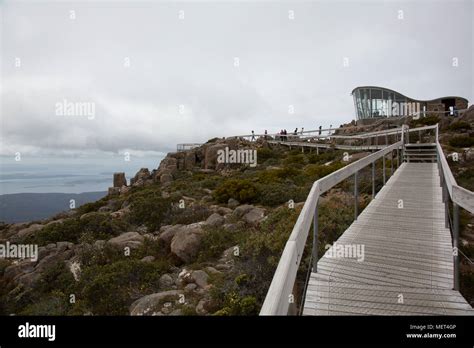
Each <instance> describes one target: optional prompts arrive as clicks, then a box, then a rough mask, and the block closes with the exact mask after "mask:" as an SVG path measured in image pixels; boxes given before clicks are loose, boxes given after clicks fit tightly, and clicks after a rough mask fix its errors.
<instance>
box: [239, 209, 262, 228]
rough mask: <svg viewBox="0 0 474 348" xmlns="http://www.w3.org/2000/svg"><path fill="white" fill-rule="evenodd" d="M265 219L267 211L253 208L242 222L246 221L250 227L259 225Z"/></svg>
mask: <svg viewBox="0 0 474 348" xmlns="http://www.w3.org/2000/svg"><path fill="white" fill-rule="evenodd" d="M264 218H265V209H263V208H253V209H251V210H250V211H249V212H247V213H246V214H245V215H244V216H243V217H242V220H244V221H245V222H246V223H248V224H249V225H258V224H259V223H260V221H262V220H263V219H264Z"/></svg>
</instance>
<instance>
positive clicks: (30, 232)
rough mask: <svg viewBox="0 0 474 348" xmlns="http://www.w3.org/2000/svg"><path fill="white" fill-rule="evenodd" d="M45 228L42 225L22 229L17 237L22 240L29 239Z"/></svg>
mask: <svg viewBox="0 0 474 348" xmlns="http://www.w3.org/2000/svg"><path fill="white" fill-rule="evenodd" d="M42 228H43V225H41V224H33V225H31V226H29V227H27V228H24V229H21V230H19V231H18V233H17V237H18V238H20V239H23V238H27V237H29V236H31V235H33V234H35V233H36V232H38V231H39V230H41V229H42Z"/></svg>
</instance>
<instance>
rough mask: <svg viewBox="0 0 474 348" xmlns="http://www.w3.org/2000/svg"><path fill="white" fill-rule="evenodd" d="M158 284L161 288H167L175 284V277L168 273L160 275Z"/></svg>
mask: <svg viewBox="0 0 474 348" xmlns="http://www.w3.org/2000/svg"><path fill="white" fill-rule="evenodd" d="M158 284H159V285H160V288H163V289H166V288H169V287H171V286H172V285H173V284H174V279H173V277H172V276H171V275H169V274H167V273H166V274H163V275H162V276H161V277H160V279H159V280H158Z"/></svg>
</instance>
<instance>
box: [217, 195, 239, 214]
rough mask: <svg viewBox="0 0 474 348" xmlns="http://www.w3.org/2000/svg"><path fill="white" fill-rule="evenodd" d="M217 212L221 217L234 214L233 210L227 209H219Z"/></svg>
mask: <svg viewBox="0 0 474 348" xmlns="http://www.w3.org/2000/svg"><path fill="white" fill-rule="evenodd" d="M231 199H232V198H231ZM236 202H237V201H236ZM217 212H218V213H219V214H221V215H227V214H232V209H230V208H226V207H218V208H217Z"/></svg>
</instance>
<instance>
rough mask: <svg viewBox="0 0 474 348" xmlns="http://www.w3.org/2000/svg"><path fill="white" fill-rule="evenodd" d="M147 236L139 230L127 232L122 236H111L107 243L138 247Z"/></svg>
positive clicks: (121, 246) (117, 245)
mask: <svg viewBox="0 0 474 348" xmlns="http://www.w3.org/2000/svg"><path fill="white" fill-rule="evenodd" d="M144 240H145V238H144V237H143V236H142V235H141V234H140V233H138V232H125V233H122V234H121V235H120V236H117V237H114V238H111V239H109V240H108V241H107V244H109V245H113V246H116V247H119V248H125V247H129V248H131V249H134V248H138V247H139V246H140V245H141V244H142V243H143V241H144Z"/></svg>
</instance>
